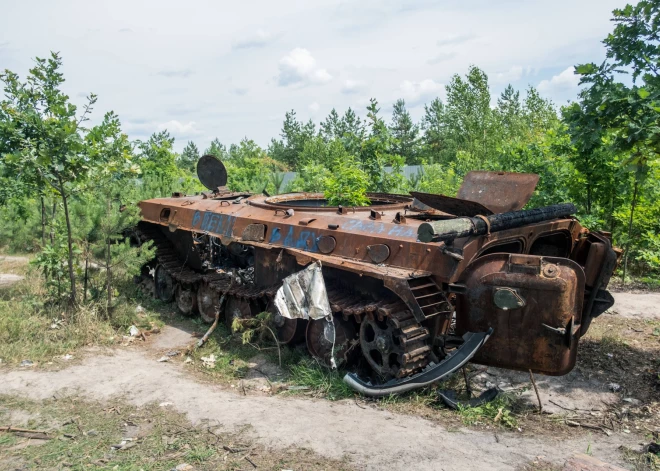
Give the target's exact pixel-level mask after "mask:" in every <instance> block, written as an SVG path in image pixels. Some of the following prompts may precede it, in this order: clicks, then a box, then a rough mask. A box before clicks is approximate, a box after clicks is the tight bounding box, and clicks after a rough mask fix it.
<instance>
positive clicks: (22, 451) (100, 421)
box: [0, 396, 353, 471]
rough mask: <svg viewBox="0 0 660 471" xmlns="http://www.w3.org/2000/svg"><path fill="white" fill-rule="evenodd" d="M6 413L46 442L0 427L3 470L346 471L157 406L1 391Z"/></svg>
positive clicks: (0, 413)
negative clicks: (22, 395) (43, 433)
mask: <svg viewBox="0 0 660 471" xmlns="http://www.w3.org/2000/svg"><path fill="white" fill-rule="evenodd" d="M12 411H19V412H21V413H22V414H23V415H25V416H27V417H29V418H28V419H27V420H26V421H25V423H19V424H14V426H15V427H19V426H21V427H23V428H30V429H38V430H40V431H41V430H42V431H46V432H48V434H49V436H50V437H51V439H50V440H39V441H37V440H28V439H26V438H23V437H20V436H16V435H12V434H8V433H2V432H0V467H1V468H2V469H22V468H23V466H27V467H29V469H35V470H52V469H60V467H66V468H68V469H73V470H82V469H89V468H90V467H91V468H93V469H108V470H126V471H128V470H138V469H141V470H144V471H155V470H163V471H164V470H171V469H174V468H175V467H176V466H180V467H183V465H184V464H188V465H189V467H188V468H186V469H196V470H200V471H201V470H217V469H226V470H233V469H248V468H249V469H254V467H259V468H263V469H315V470H316V469H318V470H329V469H337V470H339V469H342V470H348V469H353V467H352V466H351V465H350V464H349V463H348V462H347V461H341V460H332V459H328V458H326V457H320V456H318V455H316V454H315V453H313V452H311V451H310V450H304V449H287V450H273V449H266V448H265V447H263V446H260V445H255V444H254V443H252V440H251V439H250V437H249V436H246V434H244V433H242V432H240V431H239V432H233V433H229V432H227V431H226V430H224V428H223V426H222V424H217V423H202V424H198V425H193V424H191V423H190V421H189V420H188V419H187V418H186V416H185V414H181V413H178V412H175V411H173V410H172V409H171V408H169V407H160V406H159V405H158V404H147V405H146V406H143V407H139V408H138V407H135V406H132V405H130V404H128V403H126V402H124V401H121V400H115V401H113V402H112V403H109V404H108V403H104V404H100V403H97V402H92V401H85V400H84V399H81V398H76V397H61V398H57V399H49V400H46V401H32V400H28V399H25V398H19V397H12V396H0V419H3V418H5V417H4V416H5V415H6V414H7V413H10V412H12ZM37 445H38V446H37ZM251 463H254V465H252V464H251Z"/></svg>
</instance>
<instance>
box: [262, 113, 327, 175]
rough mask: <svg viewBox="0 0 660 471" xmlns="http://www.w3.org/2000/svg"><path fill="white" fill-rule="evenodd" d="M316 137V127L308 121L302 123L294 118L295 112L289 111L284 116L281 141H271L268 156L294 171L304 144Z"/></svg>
mask: <svg viewBox="0 0 660 471" xmlns="http://www.w3.org/2000/svg"><path fill="white" fill-rule="evenodd" d="M315 135H316V125H315V124H314V123H313V122H312V121H311V120H310V121H308V122H307V123H302V122H300V121H298V119H297V118H296V112H295V111H293V110H291V111H289V112H287V113H286V114H285V117H284V123H283V124H282V132H281V138H282V139H281V140H279V141H278V140H275V139H273V140H272V141H271V144H270V147H269V148H268V155H270V156H271V157H272V158H273V159H275V160H279V161H280V162H282V163H283V164H284V165H285V166H286V167H288V168H291V169H294V170H295V169H296V168H297V167H298V165H299V164H300V163H301V162H300V161H299V158H300V155H301V154H302V151H303V148H304V146H305V142H307V141H308V140H309V139H312V138H313V137H314V136H315Z"/></svg>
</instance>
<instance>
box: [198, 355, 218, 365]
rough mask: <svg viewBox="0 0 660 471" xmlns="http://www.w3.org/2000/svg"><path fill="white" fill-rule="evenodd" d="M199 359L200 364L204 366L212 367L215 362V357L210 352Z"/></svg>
mask: <svg viewBox="0 0 660 471" xmlns="http://www.w3.org/2000/svg"><path fill="white" fill-rule="evenodd" d="M200 360H202V365H204V366H205V367H206V368H213V367H214V366H215V362H216V361H217V358H216V357H215V355H214V354H213V353H211V354H210V355H209V356H207V357H202V358H200Z"/></svg>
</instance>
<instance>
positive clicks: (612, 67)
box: [569, 0, 660, 282]
mask: <svg viewBox="0 0 660 471" xmlns="http://www.w3.org/2000/svg"><path fill="white" fill-rule="evenodd" d="M659 13H660V2H659V1H657V0H649V1H647V0H642V1H640V2H638V3H637V4H636V5H634V6H633V5H626V7H625V8H623V9H616V10H614V12H613V14H614V18H613V21H614V23H615V25H616V26H615V28H614V32H613V33H612V34H610V35H609V36H608V37H607V38H606V39H605V40H604V41H603V43H604V44H605V47H606V49H607V60H606V61H605V62H603V63H602V64H601V65H596V64H594V63H587V64H581V65H578V66H577V67H576V73H578V74H580V75H581V81H580V83H581V84H584V85H586V86H587V87H586V88H585V89H584V90H583V91H582V92H581V94H580V99H581V104H580V106H581V110H580V112H579V113H578V112H576V113H574V114H572V115H570V116H569V118H571V119H572V121H569V122H570V123H571V125H572V126H573V128H574V129H579V132H580V133H582V134H586V135H589V129H590V128H601V127H602V128H603V129H605V130H606V131H607V133H608V138H609V139H610V145H611V146H612V148H613V149H614V150H615V151H616V152H617V153H619V154H621V155H625V156H627V157H626V158H625V159H624V160H623V161H622V162H621V163H622V166H623V167H624V168H626V169H629V172H630V175H631V179H630V181H631V183H632V188H631V190H632V191H631V192H630V193H629V194H630V198H629V202H630V206H629V211H628V213H629V217H628V229H627V237H626V240H625V245H626V254H625V256H624V264H623V278H624V282H625V276H626V270H627V266H628V259H629V256H630V252H631V249H634V247H635V240H638V239H639V238H638V237H636V236H635V232H636V231H635V211H636V209H637V207H638V204H639V202H640V199H642V198H643V194H642V190H643V189H645V188H647V185H646V179H647V178H648V176H649V174H650V173H651V171H652V169H653V168H654V165H655V163H656V162H657V160H658V155H659V154H660V119H659V118H660V48H658V46H657V44H658V37H659V36H658V34H659V31H658V28H659V24H660V14H659ZM628 72H630V74H631V75H632V79H633V83H632V84H631V85H628V84H626V83H625V82H623V81H621V75H622V74H628ZM585 128H586V129H585Z"/></svg>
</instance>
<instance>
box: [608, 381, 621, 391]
mask: <svg viewBox="0 0 660 471" xmlns="http://www.w3.org/2000/svg"><path fill="white" fill-rule="evenodd" d="M607 387H608V388H609V390H610V391H612V392H619V391H621V385H620V384H618V383H610V384H608V385H607Z"/></svg>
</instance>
